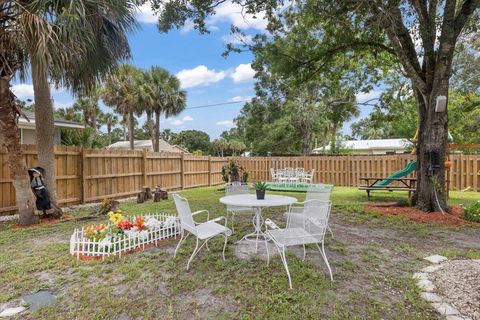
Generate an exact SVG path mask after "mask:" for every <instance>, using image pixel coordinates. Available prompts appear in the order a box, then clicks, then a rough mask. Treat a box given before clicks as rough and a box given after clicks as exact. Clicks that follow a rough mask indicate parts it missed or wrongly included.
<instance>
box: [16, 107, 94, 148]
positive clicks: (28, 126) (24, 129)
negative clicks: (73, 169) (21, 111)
mask: <svg viewBox="0 0 480 320" xmlns="http://www.w3.org/2000/svg"><path fill="white" fill-rule="evenodd" d="M25 115H26V116H27V118H28V120H30V121H28V120H27V119H25V118H24V117H20V118H19V119H18V128H19V129H20V139H21V143H22V144H36V143H37V140H36V139H37V135H36V131H35V114H34V113H32V112H25ZM60 128H72V129H83V128H85V126H84V125H83V124H81V123H78V122H74V121H68V120H63V119H57V118H55V131H54V134H55V136H54V142H55V144H60V142H61V136H60Z"/></svg>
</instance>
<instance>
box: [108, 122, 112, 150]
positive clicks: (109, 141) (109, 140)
mask: <svg viewBox="0 0 480 320" xmlns="http://www.w3.org/2000/svg"><path fill="white" fill-rule="evenodd" d="M107 135H108V145H111V144H112V126H111V125H107Z"/></svg>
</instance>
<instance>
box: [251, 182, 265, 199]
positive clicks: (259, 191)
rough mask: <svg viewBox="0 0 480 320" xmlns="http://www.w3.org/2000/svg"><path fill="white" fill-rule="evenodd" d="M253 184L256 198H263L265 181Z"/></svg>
mask: <svg viewBox="0 0 480 320" xmlns="http://www.w3.org/2000/svg"><path fill="white" fill-rule="evenodd" d="M253 185H254V187H255V192H256V193H257V199H258V200H264V199H265V191H266V190H267V184H266V183H265V182H255V183H254V184H253Z"/></svg>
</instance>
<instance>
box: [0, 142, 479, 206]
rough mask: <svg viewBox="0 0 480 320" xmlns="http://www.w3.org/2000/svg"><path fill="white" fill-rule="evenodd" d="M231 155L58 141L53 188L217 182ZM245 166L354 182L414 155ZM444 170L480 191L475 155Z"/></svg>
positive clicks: (94, 197) (74, 190)
mask: <svg viewBox="0 0 480 320" xmlns="http://www.w3.org/2000/svg"><path fill="white" fill-rule="evenodd" d="M23 148H24V152H25V159H26V162H27V166H28V167H32V166H36V165H37V163H36V162H37V151H36V146H32V145H25V146H23ZM230 159H231V158H221V157H210V156H195V155H187V154H182V153H162V152H149V151H137V150H136V151H130V150H96V149H82V148H76V147H63V146H57V147H56V149H55V161H56V176H57V193H58V199H59V202H60V204H62V205H69V204H78V203H85V202H93V201H100V200H102V199H104V198H120V197H128V196H132V195H134V194H136V193H138V192H140V191H141V188H142V187H143V186H150V187H155V186H157V185H158V186H160V187H162V188H163V189H166V190H177V189H185V188H193V187H202V186H212V185H218V184H221V183H222V175H221V171H222V166H223V165H225V164H226V163H227V162H228V161H229V160H230ZM235 159H236V160H237V161H238V162H239V163H240V164H241V165H242V166H244V167H245V168H246V169H247V170H248V171H250V173H251V174H250V178H249V179H250V180H262V181H269V180H270V168H285V167H293V168H296V167H302V168H305V169H307V170H310V169H315V177H314V182H322V183H330V184H334V185H337V186H359V185H360V183H361V181H360V178H363V177H366V178H367V177H387V176H389V175H390V174H392V173H393V172H395V171H398V170H400V169H402V168H404V167H405V165H406V164H407V163H408V161H411V160H414V159H415V156H412V155H409V154H398V155H362V156H356V155H342V156H299V157H237V158H235ZM450 160H452V162H453V167H452V169H451V170H450V171H449V173H448V180H449V183H450V190H463V189H466V188H469V189H470V190H472V191H480V172H479V170H480V156H479V155H464V154H452V155H450ZM0 163H1V164H2V169H1V170H0V192H1V194H0V215H1V214H9V213H11V212H12V211H14V210H15V209H16V206H15V190H14V188H13V184H12V182H11V180H10V174H9V169H8V163H7V154H6V152H5V150H0Z"/></svg>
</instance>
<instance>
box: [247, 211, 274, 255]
mask: <svg viewBox="0 0 480 320" xmlns="http://www.w3.org/2000/svg"><path fill="white" fill-rule="evenodd" d="M253 210H254V211H255V215H254V216H253V219H252V223H253V226H254V227H255V231H254V232H253V233H250V234H247V235H245V236H244V237H243V238H242V239H241V240H240V241H242V240H246V241H252V242H255V253H257V252H258V243H259V242H264V243H265V244H266V245H268V244H267V242H268V240H270V237H269V236H267V234H266V233H265V232H263V231H262V226H263V223H264V219H263V217H262V209H261V208H253ZM267 250H268V247H267Z"/></svg>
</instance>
